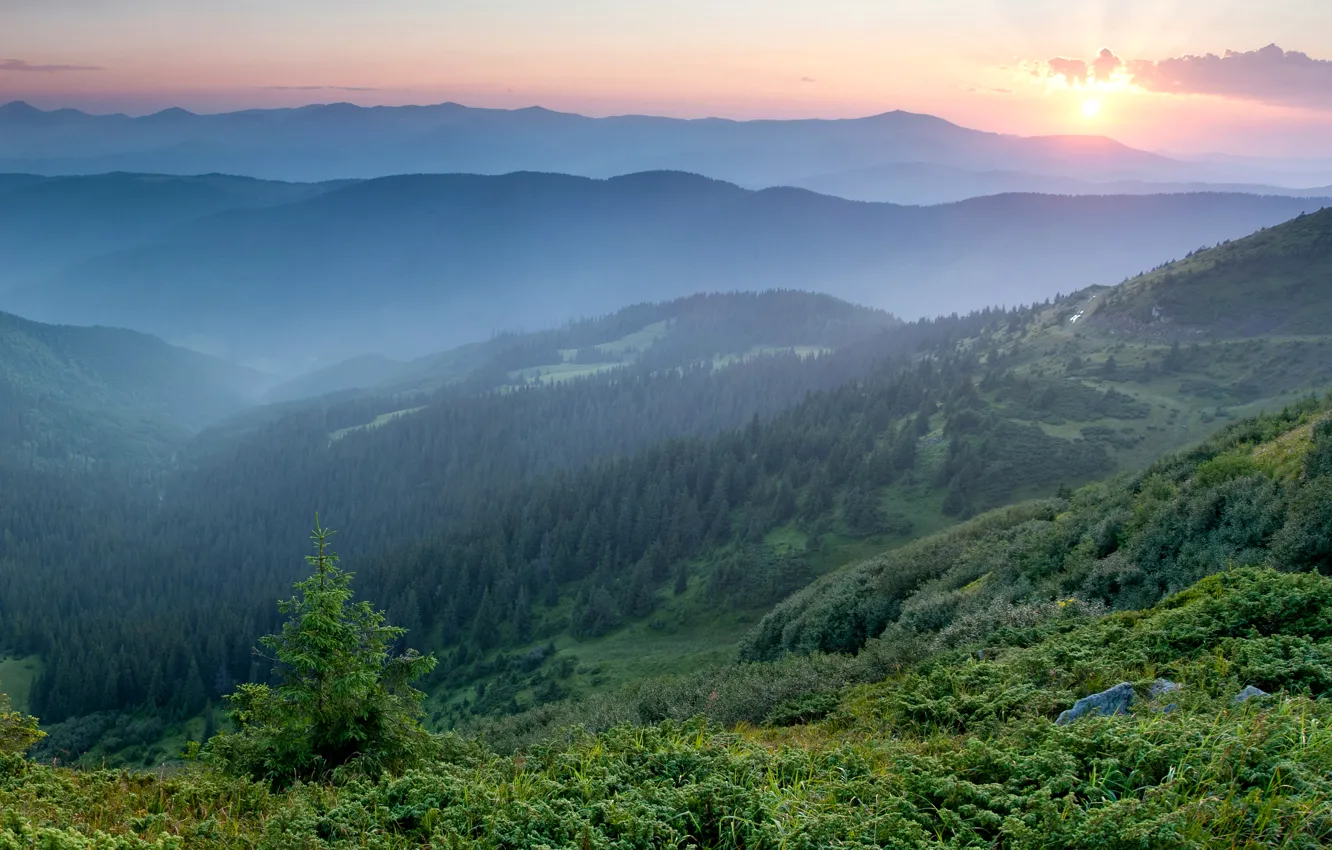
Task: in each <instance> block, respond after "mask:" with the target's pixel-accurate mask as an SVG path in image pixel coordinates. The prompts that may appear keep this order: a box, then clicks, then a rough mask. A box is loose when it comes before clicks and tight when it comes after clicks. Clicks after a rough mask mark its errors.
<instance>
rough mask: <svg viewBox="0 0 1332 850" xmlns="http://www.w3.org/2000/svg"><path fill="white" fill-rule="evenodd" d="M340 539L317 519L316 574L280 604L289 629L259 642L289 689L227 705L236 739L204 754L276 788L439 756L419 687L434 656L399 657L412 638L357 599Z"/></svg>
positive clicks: (241, 692)
mask: <svg viewBox="0 0 1332 850" xmlns="http://www.w3.org/2000/svg"><path fill="white" fill-rule="evenodd" d="M331 535H332V532H331V531H329V530H327V529H325V528H323V527H322V526H320V525H319V522H318V517H316V518H315V530H314V533H313V534H312V535H311V540H312V541H313V542H314V545H315V554H314V555H310V556H307V557H306V561H307V562H308V563H309V564H310V565H311V566H312V567H314V569H315V572H314V574H313V575H311V576H310V577H309V578H307V579H305V580H304V581H301V582H298V583H297V584H296V585H295V589H296V590H297V592H298V595H296V596H293V597H292V598H290V599H288V600H285V601H283V602H279V603H278V608H279V610H280V611H281V612H282V613H283V614H285V615H287V622H286V623H284V624H283V626H282V630H281V631H280V632H279V633H278V634H275V635H268V636H266V637H264V638H262V639H260V644H261V645H262V646H263V647H264V648H266V649H268V650H271V651H272V652H273V653H274V657H273V661H274V662H275V672H276V673H277V675H278V678H279V679H280V680H281V684H280V685H279V686H278V687H277V689H276V690H274V689H272V688H270V687H269V686H268V685H264V684H253V683H251V684H244V685H241V686H240V687H239V688H238V689H237V690H236V692H235V693H233V694H231V695H230V696H228V697H227V698H226V699H227V701H228V703H230V706H229V708H228V709H227V715H228V717H229V718H230V720H231V722H232V724H233V725H234V726H235V729H236V731H235V732H232V733H224V734H221V735H217V736H215V737H214V738H212V740H210V741H209V742H208V745H207V750H206V753H205V755H206V758H208V760H210V761H212V762H214V763H217V764H220V765H221V766H223V767H224V768H225V769H227V770H229V771H230V772H232V773H238V774H248V775H250V776H253V777H255V778H257V779H262V780H267V781H268V782H270V783H272V784H274V785H275V786H281V785H284V784H286V783H289V782H290V781H292V780H294V779H307V780H308V779H314V778H319V777H323V776H326V775H329V774H332V773H334V772H335V771H339V772H341V773H344V774H358V773H363V774H368V775H376V774H379V773H382V772H384V771H386V770H387V771H393V772H396V771H401V770H403V769H405V768H407V767H409V766H411V765H412V764H414V763H416V762H418V761H420V760H421V759H423V758H425V757H427V756H428V755H429V754H430V753H431V752H432V751H433V750H435V749H436V742H435V739H434V737H433V736H431V735H430V733H428V732H427V731H426V730H425V729H424V728H423V727H422V726H421V713H422V712H421V705H422V701H423V700H424V698H425V694H423V693H421V692H420V691H418V690H416V689H415V688H413V687H412V685H411V683H412V682H413V681H415V680H416V679H418V678H420V677H421V676H424V675H426V674H427V673H429V672H430V671H431V670H432V669H433V668H434V666H435V658H434V656H433V655H426V656H422V655H418V654H417V653H416V652H415V651H414V650H407V651H406V652H405V653H403V654H401V655H395V654H394V653H393V645H394V644H395V643H396V642H397V641H398V640H400V639H401V638H402V636H403V634H404V633H405V630H404V629H402V628H399V627H396V626H389V625H386V624H385V617H384V614H383V612H380V611H376V610H374V609H373V608H372V607H371V606H370V603H369V602H364V601H362V602H353V601H352V590H351V579H352V574H351V573H346V572H343V571H342V570H341V569H339V568H338V566H337V561H338V558H337V555H335V554H333V552H332V551H331V550H329V548H328V538H329V537H330V536H331Z"/></svg>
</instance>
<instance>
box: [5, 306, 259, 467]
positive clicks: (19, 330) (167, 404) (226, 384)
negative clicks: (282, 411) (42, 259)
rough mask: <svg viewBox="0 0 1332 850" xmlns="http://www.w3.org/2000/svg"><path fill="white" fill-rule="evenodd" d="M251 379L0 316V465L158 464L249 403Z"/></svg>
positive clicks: (98, 336)
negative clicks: (154, 459) (187, 440)
mask: <svg viewBox="0 0 1332 850" xmlns="http://www.w3.org/2000/svg"><path fill="white" fill-rule="evenodd" d="M259 382H260V376H259V375H257V374H255V373H251V372H249V371H248V370H244V369H239V368H237V367H234V366H231V365H230V364H227V363H223V362H221V361H217V360H213V359H211V358H208V357H205V356H203V355H201V354H197V353H195V352H193V351H187V350H184V349H180V348H174V347H172V346H169V345H167V344H166V343H164V342H162V341H161V340H159V339H155V338H153V337H150V336H146V335H144V334H139V333H135V332H133V331H125V330H119V329H115V328H102V327H93V328H76V327H62V326H54V325H43V324H39V323H36V322H29V321H27V320H25V319H20V318H19V317H17V316H12V315H9V314H7V313H0V458H4V459H6V460H18V461H21V462H24V463H33V464H38V465H65V464H71V463H72V464H78V465H83V464H88V463H94V464H95V463H97V462H113V463H132V462H138V461H142V460H146V459H148V458H150V457H154V456H156V457H159V458H160V457H161V456H162V455H163V454H164V453H165V452H167V451H169V450H170V448H171V447H173V446H175V447H178V446H179V445H180V444H181V443H182V442H183V441H184V439H185V438H186V437H187V436H188V435H189V434H190V433H192V432H195V431H198V430H199V429H201V428H203V427H204V426H206V425H208V424H211V423H213V422H216V421H218V420H219V419H221V418H223V417H224V416H227V415H230V414H232V413H235V412H236V411H239V410H241V409H243V408H245V407H247V406H249V405H251V404H253V401H252V400H251V399H252V396H253V393H254V391H255V389H256V388H257V385H258V384H259Z"/></svg>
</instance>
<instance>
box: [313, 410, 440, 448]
mask: <svg viewBox="0 0 1332 850" xmlns="http://www.w3.org/2000/svg"><path fill="white" fill-rule="evenodd" d="M420 410H425V408H424V407H409V408H407V409H405V410H395V411H393V412H392V413H381V414H379V415H378V416H376V417H375V418H374V419H373V420H371V421H369V422H367V423H365V424H364V425H353V426H351V427H350V428H339V429H338V430H336V431H334V432H333V433H332V434H329V435H328V439H329V442H336V441H337V440H341V439H342V438H343V437H345V436H347V435H348V434H353V433H355V432H357V431H373V430H374V429H376V428H382V427H383V426H385V425H387V424H388V423H390V422H392V421H393V420H395V419H400V418H401V417H403V416H410V415H412V414H413V413H416V412H417V411H420Z"/></svg>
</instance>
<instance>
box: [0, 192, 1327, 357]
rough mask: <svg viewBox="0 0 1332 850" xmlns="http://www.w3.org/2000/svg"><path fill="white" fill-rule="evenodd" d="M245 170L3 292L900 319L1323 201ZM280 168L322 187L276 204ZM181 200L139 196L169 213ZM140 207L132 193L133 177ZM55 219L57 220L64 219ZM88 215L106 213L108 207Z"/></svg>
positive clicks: (23, 307) (1092, 271)
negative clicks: (783, 293)
mask: <svg viewBox="0 0 1332 850" xmlns="http://www.w3.org/2000/svg"><path fill="white" fill-rule="evenodd" d="M147 179H149V178H144V177H130V176H119V177H116V178H67V179H66V180H65V181H63V182H61V183H60V184H59V189H60V191H61V192H62V193H65V192H73V193H75V194H77V192H78V187H79V185H80V183H81V181H84V180H86V181H88V184H89V187H90V188H89V191H96V192H101V191H103V189H104V187H105V186H107V185H108V184H109V183H110V184H114V183H115V182H116V181H120V182H121V183H123V184H124V185H125V186H126V190H127V192H129V193H131V194H133V195H134V196H135V197H138V189H137V188H136V187H137V186H138V185H139V184H140V182H141V181H144V180H147ZM229 181H230V178H209V179H208V181H205V183H206V185H208V186H211V185H213V184H215V183H218V182H220V183H222V184H225V185H230V183H229ZM167 184H168V185H169V184H170V181H169V180H168V181H167ZM42 186H43V184H35V185H32V184H30V185H29V186H28V187H27V188H26V189H22V190H13V191H11V192H8V193H0V209H3V208H4V205H5V204H6V203H7V200H6V199H7V198H8V199H9V201H8V203H9V204H10V206H9V209H8V212H7V213H4V214H5V215H8V216H10V217H14V218H17V217H19V216H20V215H21V214H22V211H23V210H26V209H28V208H29V207H28V206H27V205H26V204H25V203H23V202H22V201H21V200H19V201H16V200H15V198H16V197H20V196H19V195H17V194H16V193H20V192H35V191H39V190H41V188H42ZM191 189H192V190H194V191H197V189H198V187H197V186H196V185H195V184H194V183H193V182H191ZM236 191H237V192H238V194H239V196H240V197H241V198H242V200H243V204H242V205H240V206H238V207H236V208H232V209H228V210H225V211H223V212H218V213H216V214H212V215H207V214H205V215H203V216H202V217H197V218H194V219H192V220H188V221H184V222H182V223H180V224H179V225H178V226H176V227H173V228H170V229H167V230H166V231H165V232H162V233H161V234H160V235H152V236H148V237H146V238H138V237H134V236H126V237H125V238H123V239H121V240H120V243H119V246H118V247H117V248H116V249H115V250H109V251H107V252H106V253H104V254H102V255H100V256H96V257H93V258H89V259H79V260H78V261H76V262H73V263H69V264H67V265H63V266H62V267H61V268H60V269H59V270H58V271H54V272H51V273H49V274H39V273H34V274H31V275H29V280H28V282H27V284H26V285H22V286H15V285H11V286H10V288H9V289H8V290H7V291H5V292H3V293H0V307H5V308H7V309H11V310H14V311H16V312H19V313H21V314H23V315H28V316H31V317H33V318H36V319H40V320H43V321H58V322H66V323H83V324H87V323H97V324H110V325H119V326H126V327H132V328H135V329H138V330H143V331H146V332H149V333H154V334H157V335H160V336H162V337H164V338H165V339H167V340H169V341H171V342H174V343H180V344H186V345H190V346H192V347H196V348H198V349H200V350H202V351H206V352H209V353H213V354H217V355H220V356H226V357H230V358H233V359H237V360H240V361H242V362H249V363H254V364H258V365H262V366H265V367H270V366H272V367H276V368H279V369H284V370H286V371H288V372H297V371H304V370H305V369H306V368H310V367H314V366H319V365H326V364H330V363H333V362H337V361H340V360H345V359H347V358H348V357H351V356H356V355H360V354H370V353H377V354H381V355H387V356H390V357H395V358H402V357H412V356H419V355H421V354H424V353H426V352H428V351H432V350H439V349H442V348H446V347H448V346H450V345H456V344H458V343H461V342H466V341H469V340H481V339H484V338H486V337H487V336H489V335H490V334H491V333H492V332H493V331H496V330H501V329H508V328H514V327H542V326H549V325H550V324H552V323H555V322H559V321H562V320H567V319H573V318H577V317H579V316H587V315H597V314H602V313H605V312H608V311H609V310H612V309H615V308H616V307H618V306H620V305H623V304H624V303H626V302H634V301H641V300H664V299H670V298H675V297H679V296H682V295H686V294H690V293H693V292H698V291H707V290H714V291H715V290H721V291H725V290H742V289H762V288H781V287H785V288H805V289H816V290H818V291H821V292H825V293H828V294H832V295H835V296H838V297H841V298H845V299H849V300H852V301H857V302H859V303H863V304H867V305H869V306H873V307H878V308H882V309H886V310H888V311H890V312H892V313H894V314H896V315H900V316H903V317H905V318H914V317H918V316H923V315H934V314H946V313H951V312H965V311H968V310H971V309H977V308H980V307H983V306H986V305H990V304H1018V303H1023V302H1028V301H1033V300H1040V299H1044V298H1046V297H1048V296H1050V295H1051V294H1053V293H1055V292H1058V291H1066V290H1069V289H1072V288H1074V286H1075V285H1076V286H1085V285H1088V284H1090V283H1107V284H1108V283H1114V282H1117V281H1119V280H1121V279H1123V278H1124V277H1126V276H1128V275H1131V274H1135V273H1137V272H1139V271H1141V270H1142V269H1144V268H1150V267H1152V266H1155V265H1158V264H1160V263H1161V262H1163V261H1165V260H1169V259H1172V258H1175V257H1180V256H1183V255H1184V254H1185V253H1186V252H1188V251H1190V250H1193V249H1195V248H1197V247H1198V246H1200V245H1204V244H1211V243H1215V242H1219V241H1221V240H1224V239H1228V238H1233V237H1238V236H1241V235H1244V234H1246V233H1249V232H1251V231H1253V230H1255V229H1257V228H1259V227H1263V226H1268V225H1273V224H1277V223H1279V222H1281V221H1284V220H1286V219H1289V218H1292V217H1294V216H1295V215H1298V214H1299V213H1301V212H1304V211H1311V210H1316V209H1318V208H1320V207H1321V206H1323V205H1325V204H1327V203H1328V202H1329V201H1328V199H1319V198H1304V199H1300V198H1284V197H1259V196H1253V195H1243V194H1229V195H1207V194H1195V195H1165V196H1138V197H1128V196H1124V197H1117V196H1107V197H1081V198H1063V197H1052V196H1040V195H1004V196H995V197H988V198H978V199H973V200H970V201H966V202H961V203H957V204H950V205H943V206H936V207H901V206H895V205H891V204H865V203H857V202H850V201H845V200H842V199H838V198H832V197H828V196H821V195H816V194H813V193H810V192H806V191H802V190H795V189H772V190H764V191H758V192H754V191H748V190H744V189H741V188H739V187H737V186H734V185H732V184H728V183H723V182H720V181H715V180H709V179H706V178H702V177H698V176H694V175H689V174H681V173H672V172H655V173H643V174H635V175H629V176H625V177H618V178H613V179H609V180H590V179H587V178H580V177H571V176H564V175H554V174H535V173H515V174H509V175H503V176H494V177H487V176H477V175H408V176H399V177H389V178H381V179H377V180H369V181H363V182H353V183H350V184H342V185H335V186H328V185H321V186H315V187H304V188H299V187H298V188H289V189H281V188H280V187H278V188H277V189H274V188H273V187H272V185H271V184H253V183H249V182H246V181H242V182H241V185H240V186H239V188H238V189H237V190H236ZM284 191H290V192H293V193H296V194H298V195H299V194H301V193H306V194H307V195H309V196H308V197H301V198H300V199H298V200H292V201H288V202H285V203H280V204H275V203H271V200H272V198H273V195H274V194H275V193H278V194H280V193H281V192H284ZM209 202H210V203H211V201H209ZM55 208H56V209H58V207H55ZM167 208H168V205H162V206H159V207H151V206H150V209H149V211H148V212H147V213H144V214H143V215H144V216H145V218H147V219H148V220H149V221H150V223H151V225H152V227H158V228H160V226H161V222H162V221H163V220H164V219H166V218H168V217H169V216H168V214H167V213H166V212H164V210H165V209H167ZM106 209H107V210H108V211H110V212H112V213H114V211H115V210H116V207H115V206H114V204H112V205H109V206H108V207H106ZM124 214H125V216H126V217H129V218H132V217H134V216H135V215H137V214H139V213H137V212H136V210H135V209H134V205H133V204H131V203H130V202H129V201H128V200H127V202H126V205H125V207H124ZM52 216H54V213H53V214H52ZM110 217H111V219H113V220H114V219H116V218H117V216H115V215H114V214H111V215H110ZM74 220H75V221H76V222H77V221H78V219H77V218H76V219H74ZM37 221H39V220H38V219H33V220H32V223H31V224H30V226H34V225H35V224H36V223H37ZM40 221H43V222H45V223H46V224H47V225H48V226H49V227H50V228H51V229H52V230H53V231H56V232H58V231H59V230H60V229H61V227H60V219H59V218H55V217H45V218H43V219H40ZM153 222H156V223H153ZM86 226H87V227H89V228H98V227H103V226H104V224H103V222H102V220H101V219H98V218H96V215H93V217H92V219H91V220H90V221H89V223H88V224H87V225H86ZM117 226H118V227H122V228H123V227H125V225H123V224H118V225H117ZM147 226H148V225H145V227H147ZM121 232H123V231H121ZM53 239H54V242H53V243H51V244H49V245H48V246H47V247H46V248H44V249H42V250H40V251H36V253H35V254H30V255H29V259H28V264H29V267H30V268H32V267H44V266H45V267H49V265H51V264H55V263H58V262H59V260H60V257H61V256H63V254H64V251H63V249H62V247H61V244H60V239H59V237H58V236H57V237H53Z"/></svg>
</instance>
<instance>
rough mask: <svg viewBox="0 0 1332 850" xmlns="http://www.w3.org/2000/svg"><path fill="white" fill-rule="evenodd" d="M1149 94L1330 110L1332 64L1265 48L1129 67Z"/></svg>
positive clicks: (1139, 63) (1290, 51)
mask: <svg viewBox="0 0 1332 850" xmlns="http://www.w3.org/2000/svg"><path fill="white" fill-rule="evenodd" d="M1130 72H1131V73H1132V75H1133V81H1134V82H1135V83H1136V84H1137V85H1139V86H1141V87H1142V88H1144V89H1147V90H1148V91H1156V92H1165V93H1168V94H1210V95H1219V96H1221V97H1232V98H1238V99H1241V100H1257V101H1262V102H1264V103H1274V104H1282V105H1292V106H1306V107H1313V108H1316V109H1332V61H1328V60H1326V59H1314V58H1312V57H1310V56H1309V55H1308V54H1305V53H1300V52H1299V51H1297V50H1282V49H1281V48H1280V47H1277V46H1276V45H1275V44H1269V45H1267V46H1266V47H1264V48H1262V49H1261V50H1250V51H1248V52H1244V53H1240V52H1236V51H1234V50H1227V51H1226V52H1225V54H1224V55H1222V56H1217V55H1216V54H1214V53H1208V54H1207V55H1205V56H1181V57H1179V58H1177V59H1162V60H1160V61H1158V62H1134V63H1131V64H1130Z"/></svg>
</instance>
